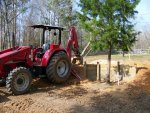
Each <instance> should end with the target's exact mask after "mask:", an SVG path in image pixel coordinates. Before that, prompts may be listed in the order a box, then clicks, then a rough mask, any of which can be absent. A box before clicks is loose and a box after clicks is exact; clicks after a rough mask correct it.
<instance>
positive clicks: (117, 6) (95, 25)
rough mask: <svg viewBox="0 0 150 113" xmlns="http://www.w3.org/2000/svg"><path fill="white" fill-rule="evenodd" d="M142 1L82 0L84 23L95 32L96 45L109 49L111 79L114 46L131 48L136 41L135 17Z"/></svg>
mask: <svg viewBox="0 0 150 113" xmlns="http://www.w3.org/2000/svg"><path fill="white" fill-rule="evenodd" d="M138 3H139V0H80V3H79V6H80V7H81V12H78V18H79V20H80V23H81V25H82V27H83V28H85V29H86V30H87V31H89V32H91V33H92V39H91V45H92V48H93V49H96V50H97V49H101V50H107V51H108V68H107V75H106V81H107V82H110V68H111V53H112V49H122V50H123V51H124V50H129V49H130V48H131V46H132V45H133V43H134V42H135V41H136V35H137V33H136V32H135V31H134V24H133V23H132V22H131V20H132V19H134V16H135V14H136V13H137V11H135V8H136V6H137V4H138Z"/></svg>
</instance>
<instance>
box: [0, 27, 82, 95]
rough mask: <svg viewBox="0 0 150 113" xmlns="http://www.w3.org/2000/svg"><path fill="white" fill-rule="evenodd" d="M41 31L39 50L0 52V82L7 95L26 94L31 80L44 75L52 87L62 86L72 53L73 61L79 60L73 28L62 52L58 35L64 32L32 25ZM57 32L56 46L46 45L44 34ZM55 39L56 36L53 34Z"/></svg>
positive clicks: (20, 49) (27, 48) (54, 28)
mask: <svg viewBox="0 0 150 113" xmlns="http://www.w3.org/2000/svg"><path fill="white" fill-rule="evenodd" d="M30 27H32V28H34V29H37V28H39V29H42V30H43V35H42V45H43V46H42V47H37V48H35V47H33V46H20V47H19V46H16V47H13V48H10V49H6V50H3V51H1V52H0V80H1V82H5V83H6V87H7V89H8V92H10V93H11V94H15V95H19V94H23V93H26V92H27V91H28V90H29V88H30V85H31V82H32V78H33V77H41V75H45V76H46V77H47V78H48V79H49V80H50V81H51V82H52V83H62V82H65V81H66V80H67V79H68V77H69V76H70V74H71V50H73V51H74V53H75V56H76V59H81V60H82V58H81V57H80V52H79V46H78V41H77V34H76V31H75V27H71V28H70V37H69V40H68V43H67V48H66V49H65V48H61V47H60V44H61V34H62V31H63V29H64V28H62V27H55V26H48V25H33V26H30ZM47 30H48V31H51V30H54V31H56V30H57V31H58V43H57V44H53V43H51V44H50V43H48V42H46V41H45V39H46V38H45V32H46V31H47ZM54 35H57V33H56V32H54Z"/></svg>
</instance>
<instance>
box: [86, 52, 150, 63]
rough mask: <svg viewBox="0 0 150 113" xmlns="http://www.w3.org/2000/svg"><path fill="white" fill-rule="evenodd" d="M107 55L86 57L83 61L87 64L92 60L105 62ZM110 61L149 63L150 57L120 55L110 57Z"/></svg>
mask: <svg viewBox="0 0 150 113" xmlns="http://www.w3.org/2000/svg"><path fill="white" fill-rule="evenodd" d="M107 57H108V56H107V55H95V56H86V57H85V59H86V61H88V62H91V61H94V60H99V59H102V60H107ZM112 60H118V61H119V60H125V61H129V60H130V61H150V55H130V56H129V55H128V54H126V55H125V56H124V57H123V56H122V55H120V54H118V55H112Z"/></svg>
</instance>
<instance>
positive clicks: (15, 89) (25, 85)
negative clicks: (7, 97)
mask: <svg viewBox="0 0 150 113" xmlns="http://www.w3.org/2000/svg"><path fill="white" fill-rule="evenodd" d="M31 82H32V76H31V73H30V72H29V70H28V69H27V68H25V67H18V68H15V69H13V70H12V71H11V72H10V73H9V74H8V77H7V78H6V87H7V89H8V92H9V93H11V94H14V95H20V94H24V93H26V92H27V91H28V90H29V88H30V86H31Z"/></svg>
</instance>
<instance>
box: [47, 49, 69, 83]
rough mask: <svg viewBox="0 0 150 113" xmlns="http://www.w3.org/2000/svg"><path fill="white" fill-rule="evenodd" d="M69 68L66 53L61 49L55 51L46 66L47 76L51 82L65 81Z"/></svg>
mask: <svg viewBox="0 0 150 113" xmlns="http://www.w3.org/2000/svg"><path fill="white" fill-rule="evenodd" d="M70 70H71V63H70V60H69V58H68V56H67V54H66V53H65V52H63V51H60V52H57V53H55V54H54V55H53V56H52V58H51V59H50V62H49V64H48V66H47V68H46V74H47V78H48V79H49V80H50V81H51V82H52V83H63V82H65V81H66V80H67V79H68V77H69V75H70Z"/></svg>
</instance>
